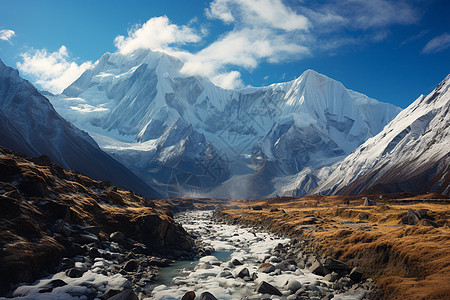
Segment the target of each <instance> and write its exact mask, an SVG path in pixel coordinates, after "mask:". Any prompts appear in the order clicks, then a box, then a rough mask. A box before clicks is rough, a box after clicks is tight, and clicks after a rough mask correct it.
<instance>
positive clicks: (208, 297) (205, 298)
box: [198, 292, 217, 300]
mask: <svg viewBox="0 0 450 300" xmlns="http://www.w3.org/2000/svg"><path fill="white" fill-rule="evenodd" d="M198 300H217V298H216V297H214V295H213V294H211V293H210V292H203V293H201V294H200V297H199V298H198Z"/></svg>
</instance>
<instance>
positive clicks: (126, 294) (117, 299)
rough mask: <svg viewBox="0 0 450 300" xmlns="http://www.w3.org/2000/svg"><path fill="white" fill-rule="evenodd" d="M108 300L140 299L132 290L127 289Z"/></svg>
mask: <svg viewBox="0 0 450 300" xmlns="http://www.w3.org/2000/svg"><path fill="white" fill-rule="evenodd" d="M108 300H139V298H138V296H137V295H136V293H135V292H134V291H133V290H132V289H127V290H124V291H122V292H120V293H118V294H116V295H114V296H112V297H111V298H109V299H108Z"/></svg>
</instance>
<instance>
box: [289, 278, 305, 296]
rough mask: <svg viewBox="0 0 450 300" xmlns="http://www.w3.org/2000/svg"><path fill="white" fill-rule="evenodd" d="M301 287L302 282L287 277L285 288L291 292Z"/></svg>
mask: <svg viewBox="0 0 450 300" xmlns="http://www.w3.org/2000/svg"><path fill="white" fill-rule="evenodd" d="M301 287H302V284H301V283H300V282H298V281H297V280H295V279H293V278H289V279H288V281H287V282H286V289H288V290H289V291H291V293H292V294H294V293H295V292H296V291H298V290H299V289H300V288H301Z"/></svg>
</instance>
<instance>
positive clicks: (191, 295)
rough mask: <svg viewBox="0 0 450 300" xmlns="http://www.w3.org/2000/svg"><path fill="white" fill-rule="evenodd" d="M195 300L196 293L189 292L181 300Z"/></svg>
mask: <svg viewBox="0 0 450 300" xmlns="http://www.w3.org/2000/svg"><path fill="white" fill-rule="evenodd" d="M194 299H195V292H194V291H190V292H187V293H186V294H184V296H183V297H182V298H181V300H194Z"/></svg>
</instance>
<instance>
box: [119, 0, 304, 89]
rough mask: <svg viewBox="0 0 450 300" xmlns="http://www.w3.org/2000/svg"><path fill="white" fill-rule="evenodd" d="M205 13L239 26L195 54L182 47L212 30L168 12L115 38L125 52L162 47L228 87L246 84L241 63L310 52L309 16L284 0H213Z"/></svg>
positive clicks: (191, 71) (187, 67)
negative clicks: (174, 19)
mask: <svg viewBox="0 0 450 300" xmlns="http://www.w3.org/2000/svg"><path fill="white" fill-rule="evenodd" d="M206 15H207V16H208V18H210V19H212V20H220V21H223V22H225V23H227V24H229V23H232V24H233V25H234V26H233V27H234V28H233V29H232V30H230V31H228V32H225V33H223V34H222V35H221V36H220V37H219V38H218V39H217V40H216V41H214V42H212V43H211V44H209V45H207V46H205V47H204V48H203V49H201V50H199V51H197V52H195V53H191V52H187V51H183V50H180V49H179V48H178V47H177V46H180V45H183V44H186V43H196V42H200V41H201V40H202V36H203V34H202V33H207V31H206V30H205V29H204V27H203V28H202V29H201V30H200V32H201V33H200V34H198V33H197V31H196V30H195V29H194V28H192V26H193V25H194V24H195V23H196V22H190V23H189V25H190V26H178V25H175V24H172V23H171V22H170V21H169V19H168V18H167V17H165V16H163V17H156V18H152V19H150V20H148V21H147V22H146V23H145V24H143V25H142V26H136V27H134V28H133V29H132V30H130V31H129V32H128V36H127V37H124V36H118V37H116V39H115V45H116V47H117V48H118V50H119V51H120V52H121V53H123V54H127V53H130V52H132V51H134V50H136V49H140V48H144V49H152V50H159V51H163V52H165V53H168V54H170V55H173V56H175V57H177V58H179V59H181V60H182V61H183V62H184V66H183V68H182V70H181V72H182V73H184V74H187V75H201V76H205V77H208V78H210V79H211V80H212V81H213V82H214V83H215V84H217V85H219V86H221V87H223V88H236V87H242V86H243V83H242V80H241V74H240V72H239V71H236V70H235V68H236V67H238V68H243V69H246V70H252V69H254V68H256V67H257V66H258V65H259V64H260V63H261V62H262V61H267V62H270V63H277V62H281V61H285V60H287V59H298V58H301V57H303V56H305V55H309V54H310V51H309V49H308V47H307V46H305V45H304V43H303V42H304V41H305V35H304V33H305V32H307V31H308V28H309V22H308V19H307V18H306V17H305V16H303V15H300V14H297V13H296V12H295V11H293V10H292V9H291V8H289V7H288V6H286V5H285V4H283V2H282V1H281V0H214V1H212V2H211V3H210V6H209V8H208V9H206Z"/></svg>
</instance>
